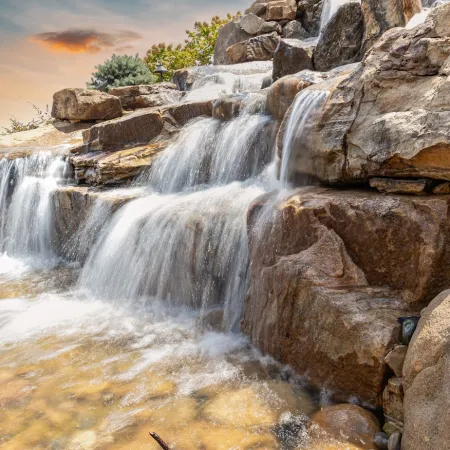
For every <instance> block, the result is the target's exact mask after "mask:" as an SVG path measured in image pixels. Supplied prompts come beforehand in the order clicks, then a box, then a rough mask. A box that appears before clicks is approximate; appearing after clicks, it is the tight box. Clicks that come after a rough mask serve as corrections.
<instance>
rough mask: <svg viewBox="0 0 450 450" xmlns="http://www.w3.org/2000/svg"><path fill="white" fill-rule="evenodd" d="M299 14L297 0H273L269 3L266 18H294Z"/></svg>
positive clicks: (268, 19)
mask: <svg viewBox="0 0 450 450" xmlns="http://www.w3.org/2000/svg"><path fill="white" fill-rule="evenodd" d="M296 15H297V3H296V1H295V0H271V1H269V2H268V3H267V11H266V20H267V21H270V20H293V19H295V16H296Z"/></svg>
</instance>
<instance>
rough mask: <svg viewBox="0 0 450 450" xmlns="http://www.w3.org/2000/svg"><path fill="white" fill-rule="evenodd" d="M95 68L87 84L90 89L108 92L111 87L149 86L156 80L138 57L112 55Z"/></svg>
mask: <svg viewBox="0 0 450 450" xmlns="http://www.w3.org/2000/svg"><path fill="white" fill-rule="evenodd" d="M95 68H96V69H97V71H96V72H94V73H93V74H92V78H91V82H90V83H88V87H89V88H91V89H96V88H101V90H104V91H108V90H109V89H111V88H112V87H120V86H134V85H137V84H151V83H154V82H155V80H156V79H155V77H154V76H153V75H152V73H151V72H150V70H149V68H148V67H147V65H146V64H145V63H144V61H142V59H141V58H139V56H138V55H136V56H128V55H112V57H111V59H108V60H106V61H105V62H104V63H103V64H100V65H98V66H96V67H95Z"/></svg>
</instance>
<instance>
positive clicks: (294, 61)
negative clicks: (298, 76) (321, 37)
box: [272, 39, 316, 80]
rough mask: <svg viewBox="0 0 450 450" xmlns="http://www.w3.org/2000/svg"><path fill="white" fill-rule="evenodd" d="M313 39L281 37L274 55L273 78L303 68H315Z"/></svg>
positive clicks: (290, 73)
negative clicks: (302, 39)
mask: <svg viewBox="0 0 450 450" xmlns="http://www.w3.org/2000/svg"><path fill="white" fill-rule="evenodd" d="M315 44H316V42H315V41H313V40H309V41H308V40H306V41H300V40H298V39H281V40H280V42H279V44H278V47H277V48H276V50H275V53H274V55H273V76H272V78H273V80H278V79H279V78H281V77H284V76H285V75H292V74H294V73H297V72H300V71H302V70H306V69H308V70H313V64H312V56H313V51H314V49H315V47H316V45H315Z"/></svg>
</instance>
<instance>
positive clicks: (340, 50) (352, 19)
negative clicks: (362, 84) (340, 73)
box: [314, 3, 364, 72]
mask: <svg viewBox="0 0 450 450" xmlns="http://www.w3.org/2000/svg"><path fill="white" fill-rule="evenodd" d="M363 35H364V18H363V14H362V11H361V5H360V4H359V3H347V4H344V5H342V6H341V7H340V8H339V10H338V11H337V13H336V14H335V15H334V16H333V17H332V18H331V20H330V21H329V22H328V24H327V25H326V27H325V29H324V30H323V31H322V33H321V35H320V38H319V42H318V43H317V47H316V48H315V50H314V68H315V69H316V70H319V71H323V72H326V71H328V70H331V69H334V68H335V67H339V66H343V65H345V64H351V63H354V62H358V61H361V59H362V58H363V56H364V55H363V53H362V49H361V46H362V43H363Z"/></svg>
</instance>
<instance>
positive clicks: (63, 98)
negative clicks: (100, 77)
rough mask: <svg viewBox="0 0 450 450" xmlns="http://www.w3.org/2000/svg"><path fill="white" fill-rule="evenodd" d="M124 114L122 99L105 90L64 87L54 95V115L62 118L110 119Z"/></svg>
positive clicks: (81, 119) (78, 119)
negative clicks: (106, 92)
mask: <svg viewBox="0 0 450 450" xmlns="http://www.w3.org/2000/svg"><path fill="white" fill-rule="evenodd" d="M121 115H122V106H121V104H120V100H119V99H118V98H117V97H115V96H113V95H109V94H105V93H104V92H100V91H96V90H88V89H71V88H68V89H63V90H62V91H58V92H55V94H54V95H53V107H52V117H54V118H55V119H61V120H73V121H89V120H109V119H115V118H117V117H120V116H121Z"/></svg>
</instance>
